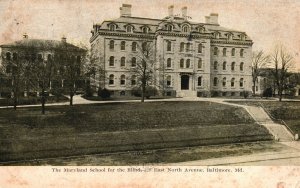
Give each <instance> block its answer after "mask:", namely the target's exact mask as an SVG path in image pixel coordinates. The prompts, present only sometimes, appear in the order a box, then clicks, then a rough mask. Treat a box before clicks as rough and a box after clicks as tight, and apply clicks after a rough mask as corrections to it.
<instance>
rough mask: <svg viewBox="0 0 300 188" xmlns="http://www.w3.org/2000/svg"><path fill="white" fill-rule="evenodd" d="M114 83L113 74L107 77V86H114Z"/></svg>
mask: <svg viewBox="0 0 300 188" xmlns="http://www.w3.org/2000/svg"><path fill="white" fill-rule="evenodd" d="M114 81H115V76H114V75H113V74H111V75H109V81H108V84H109V85H114Z"/></svg>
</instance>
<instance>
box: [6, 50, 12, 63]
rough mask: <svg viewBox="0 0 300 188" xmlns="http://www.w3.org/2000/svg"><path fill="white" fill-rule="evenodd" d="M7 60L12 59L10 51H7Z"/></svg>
mask: <svg viewBox="0 0 300 188" xmlns="http://www.w3.org/2000/svg"><path fill="white" fill-rule="evenodd" d="M6 60H8V61H10V60H11V54H10V52H6Z"/></svg>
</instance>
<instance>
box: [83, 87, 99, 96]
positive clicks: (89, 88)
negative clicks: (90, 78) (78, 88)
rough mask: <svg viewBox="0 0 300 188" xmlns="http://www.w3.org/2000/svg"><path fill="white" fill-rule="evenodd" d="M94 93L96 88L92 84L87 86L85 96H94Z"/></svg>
mask: <svg viewBox="0 0 300 188" xmlns="http://www.w3.org/2000/svg"><path fill="white" fill-rule="evenodd" d="M99 89H100V88H99ZM93 95H94V90H93V89H92V87H91V86H90V85H88V86H86V88H85V92H84V96H86V97H92V96H93Z"/></svg>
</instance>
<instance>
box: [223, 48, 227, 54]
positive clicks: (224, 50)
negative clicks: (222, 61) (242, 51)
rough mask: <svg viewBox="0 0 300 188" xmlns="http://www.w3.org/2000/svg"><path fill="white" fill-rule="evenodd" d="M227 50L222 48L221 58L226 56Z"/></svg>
mask: <svg viewBox="0 0 300 188" xmlns="http://www.w3.org/2000/svg"><path fill="white" fill-rule="evenodd" d="M226 52H227V49H226V48H223V56H226Z"/></svg>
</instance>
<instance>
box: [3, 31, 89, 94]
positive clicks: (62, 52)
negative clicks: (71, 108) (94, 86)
mask: <svg viewBox="0 0 300 188" xmlns="http://www.w3.org/2000/svg"><path fill="white" fill-rule="evenodd" d="M0 47H1V60H2V62H1V65H0V70H1V73H0V74H1V76H0V79H1V82H0V94H1V96H2V97H13V95H14V93H15V92H16V91H15V90H16V84H18V87H17V89H18V95H20V96H25V97H27V96H38V95H39V94H40V92H41V90H42V89H44V90H45V91H46V92H47V93H50V94H51V93H53V94H54V93H55V92H57V91H58V90H60V92H62V93H65V94H69V91H68V89H69V88H70V87H69V86H70V84H72V86H74V88H76V90H80V89H81V90H83V89H84V82H85V80H82V79H81V75H82V72H83V70H82V62H83V60H84V57H85V54H86V50H85V49H82V48H79V47H77V46H74V45H72V44H70V43H67V42H66V38H65V37H63V38H62V40H61V41H56V40H42V39H29V37H28V35H27V34H25V35H24V36H23V39H22V40H19V41H15V42H12V43H8V44H2V45H1V46H0ZM70 70H72V71H70ZM46 77H47V78H46ZM74 80H76V81H75V82H74V84H73V83H71V82H72V81H74ZM43 82H44V83H43ZM45 82H47V83H45ZM42 87H43V88H42Z"/></svg>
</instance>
